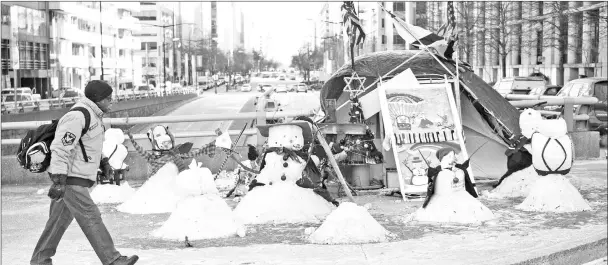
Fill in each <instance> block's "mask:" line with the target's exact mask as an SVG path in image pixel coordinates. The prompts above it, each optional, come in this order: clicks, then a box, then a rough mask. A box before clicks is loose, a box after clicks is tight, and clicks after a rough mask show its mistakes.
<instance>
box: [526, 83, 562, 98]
mask: <svg viewBox="0 0 608 265" xmlns="http://www.w3.org/2000/svg"><path fill="white" fill-rule="evenodd" d="M561 89H562V86H557V85H545V86H539V87H535V88H532V90H530V94H529V95H533V96H555V95H557V93H558V92H559V91H560V90H561Z"/></svg>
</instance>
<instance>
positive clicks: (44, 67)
mask: <svg viewBox="0 0 608 265" xmlns="http://www.w3.org/2000/svg"><path fill="white" fill-rule="evenodd" d="M1 6H2V45H1V49H2V53H1V54H2V73H1V85H0V86H1V87H2V88H13V87H29V88H32V89H33V90H34V91H35V93H39V94H41V96H42V98H48V97H49V96H50V95H51V92H50V91H51V75H52V73H51V71H50V70H51V69H50V63H49V47H50V45H52V44H51V43H50V41H49V35H50V32H49V15H48V14H49V11H48V8H49V3H48V2H2V5H1Z"/></svg>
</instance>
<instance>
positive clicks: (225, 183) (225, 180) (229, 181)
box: [215, 170, 239, 191]
mask: <svg viewBox="0 0 608 265" xmlns="http://www.w3.org/2000/svg"><path fill="white" fill-rule="evenodd" d="M238 178H239V175H238V174H237V173H236V172H235V171H231V172H228V171H225V170H222V172H220V173H218V174H217V178H216V179H215V186H216V187H217V189H218V190H219V191H229V190H231V189H232V188H234V185H235V184H236V182H237V180H238Z"/></svg>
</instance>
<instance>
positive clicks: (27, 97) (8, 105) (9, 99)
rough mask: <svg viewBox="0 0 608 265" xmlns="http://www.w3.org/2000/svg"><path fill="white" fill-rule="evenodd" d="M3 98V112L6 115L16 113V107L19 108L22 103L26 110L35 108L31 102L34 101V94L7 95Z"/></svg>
mask: <svg viewBox="0 0 608 265" xmlns="http://www.w3.org/2000/svg"><path fill="white" fill-rule="evenodd" d="M3 98H4V100H3V102H2V111H3V112H6V113H11V112H14V111H15V105H17V106H19V105H18V104H19V103H21V105H22V106H23V108H24V109H28V108H29V109H33V108H34V103H33V102H31V101H32V100H34V97H33V96H32V94H7V95H6V94H5V95H4V96H3Z"/></svg>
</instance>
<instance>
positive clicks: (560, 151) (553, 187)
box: [515, 109, 591, 212]
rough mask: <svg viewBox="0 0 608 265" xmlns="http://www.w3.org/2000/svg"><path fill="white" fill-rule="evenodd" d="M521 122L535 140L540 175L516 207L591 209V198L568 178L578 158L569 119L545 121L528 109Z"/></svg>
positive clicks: (535, 160) (534, 159)
mask: <svg viewBox="0 0 608 265" xmlns="http://www.w3.org/2000/svg"><path fill="white" fill-rule="evenodd" d="M522 121H525V122H522ZM520 124H521V131H522V135H523V136H525V137H527V138H528V139H531V144H530V145H529V146H528V147H527V149H528V150H530V153H531V154H532V166H533V167H534V169H535V170H536V173H538V175H539V177H538V179H537V180H536V181H535V182H534V183H532V184H531V185H530V188H529V192H528V195H527V197H526V199H525V200H524V201H523V202H522V203H521V204H519V205H517V206H516V207H515V208H517V209H520V210H524V211H539V212H577V211H590V210H591V207H589V204H588V203H587V201H585V199H584V198H583V197H582V196H581V194H580V193H579V191H578V190H577V189H576V188H575V187H574V186H572V184H571V183H570V181H569V180H568V179H567V178H566V177H565V175H566V174H568V173H569V172H570V168H571V167H572V163H573V160H574V158H573V149H574V146H573V145H572V140H571V139H570V137H569V136H568V129H567V125H566V121H565V120H564V119H562V118H559V119H553V120H545V119H543V118H542V117H541V116H540V113H538V111H536V110H533V109H526V110H525V111H523V112H522V113H521V115H520Z"/></svg>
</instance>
